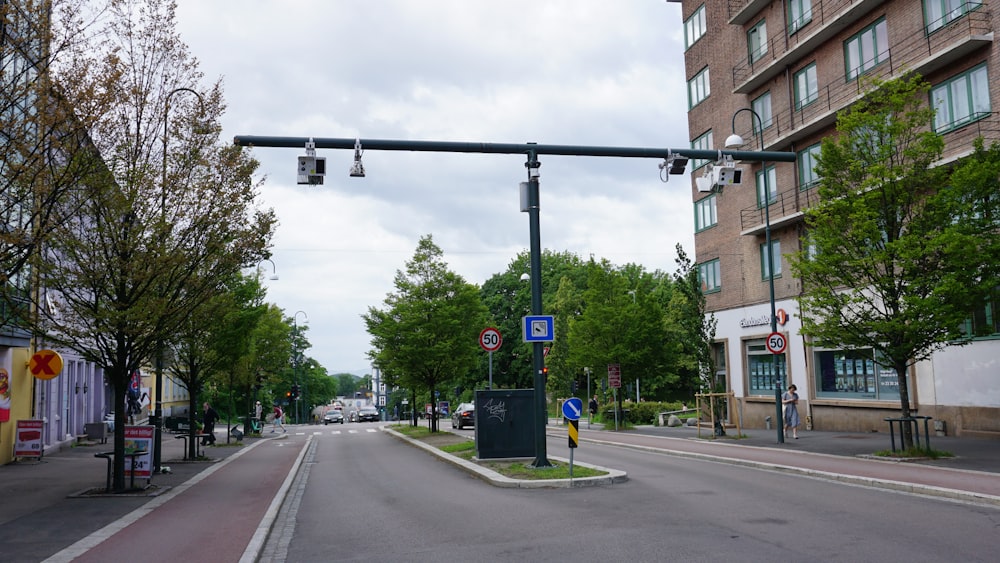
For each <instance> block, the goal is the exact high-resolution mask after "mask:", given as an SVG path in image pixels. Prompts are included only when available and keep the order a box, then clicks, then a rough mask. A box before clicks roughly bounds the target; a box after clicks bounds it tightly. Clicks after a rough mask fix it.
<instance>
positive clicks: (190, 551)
mask: <svg viewBox="0 0 1000 563" xmlns="http://www.w3.org/2000/svg"><path fill="white" fill-rule="evenodd" d="M307 443H308V440H306V439H305V438H303V437H299V438H297V439H296V438H288V439H281V440H267V441H263V442H259V443H257V444H254V446H252V447H250V448H248V449H247V450H245V451H243V452H239V453H237V454H234V455H232V456H230V457H228V458H226V459H225V460H223V461H221V462H219V463H220V464H222V465H220V466H219V467H218V468H217V469H215V468H213V469H215V470H214V471H213V470H212V469H206V470H205V471H203V472H202V473H200V474H199V476H198V477H195V478H193V479H192V481H191V482H189V483H191V484H190V485H188V483H185V484H184V485H182V486H181V487H178V489H183V490H180V491H179V492H177V493H176V494H175V495H174V496H172V497H170V498H169V499H167V500H165V501H163V502H162V503H156V502H155V501H151V502H150V503H149V504H148V505H147V506H146V507H143V508H141V509H139V510H137V511H136V512H135V513H133V514H132V515H130V517H126V518H125V519H123V520H122V521H120V524H124V526H123V527H120V529H117V530H115V529H113V527H114V526H115V525H112V526H109V527H108V528H105V529H104V530H101V531H99V532H97V533H96V534H94V535H93V536H91V537H90V538H85V539H84V540H81V542H78V544H76V545H75V546H71V547H70V548H69V549H68V550H67V552H68V553H64V555H68V556H69V557H70V558H72V560H73V561H81V562H87V561H95V562H102V563H103V562H106V561H127V560H132V559H136V560H145V561H216V562H223V561H239V560H240V558H241V557H242V556H243V553H244V551H246V549H247V546H248V545H249V544H250V543H251V540H252V539H253V538H254V534H255V533H256V532H257V529H258V527H259V526H260V525H261V522H262V521H263V520H264V519H265V517H266V516H268V509H269V508H270V506H271V504H272V501H273V500H274V499H275V497H276V496H277V495H279V494H281V495H284V492H285V490H284V487H283V484H284V483H285V481H286V479H287V478H288V477H289V475H290V474H291V472H292V471H293V470H294V469H295V468H296V466H297V464H298V462H299V459H300V456H301V454H302V453H303V452H304V450H305V446H306V445H307ZM168 494H169V493H168ZM143 513H144V514H143ZM136 517H137V518H138V519H135V518H136ZM270 517H272V518H273V514H271V515H270ZM131 520H134V521H131ZM97 542H100V543H97ZM95 543H96V545H93V544H95ZM74 549H75V550H76V551H83V550H85V551H83V553H72V551H73V550H74Z"/></svg>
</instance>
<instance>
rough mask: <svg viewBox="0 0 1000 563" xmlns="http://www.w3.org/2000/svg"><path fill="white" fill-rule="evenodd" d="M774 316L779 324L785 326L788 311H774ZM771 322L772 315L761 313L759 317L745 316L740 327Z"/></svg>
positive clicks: (764, 324) (750, 326)
mask: <svg viewBox="0 0 1000 563" xmlns="http://www.w3.org/2000/svg"><path fill="white" fill-rule="evenodd" d="M774 318H775V321H776V324H777V325H778V326H785V323H787V322H788V313H786V312H785V310H784V309H778V310H777V311H775V312H774ZM769 324H771V315H760V316H757V317H744V318H742V319H740V328H752V327H755V326H766V325H769Z"/></svg>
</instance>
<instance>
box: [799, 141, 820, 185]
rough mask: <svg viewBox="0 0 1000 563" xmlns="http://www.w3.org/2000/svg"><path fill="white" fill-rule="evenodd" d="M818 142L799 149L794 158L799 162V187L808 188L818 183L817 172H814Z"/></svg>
mask: <svg viewBox="0 0 1000 563" xmlns="http://www.w3.org/2000/svg"><path fill="white" fill-rule="evenodd" d="M820 146H821V145H820V144H819V143H816V144H815V145H813V146H811V147H809V148H807V149H805V150H802V151H799V153H798V154H797V155H796V157H795V160H796V162H798V163H799V189H800V190H808V189H809V188H812V187H813V186H815V185H816V184H818V183H819V179H820V177H819V174H817V173H816V157H817V156H819V153H820Z"/></svg>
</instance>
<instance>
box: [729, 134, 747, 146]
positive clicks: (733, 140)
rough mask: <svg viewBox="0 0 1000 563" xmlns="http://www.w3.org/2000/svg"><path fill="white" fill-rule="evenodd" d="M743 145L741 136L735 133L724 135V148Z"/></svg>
mask: <svg viewBox="0 0 1000 563" xmlns="http://www.w3.org/2000/svg"><path fill="white" fill-rule="evenodd" d="M742 145H743V137H740V136H739V135H737V134H736V133H733V134H732V135H730V136H728V137H726V148H732V147H739V146H742Z"/></svg>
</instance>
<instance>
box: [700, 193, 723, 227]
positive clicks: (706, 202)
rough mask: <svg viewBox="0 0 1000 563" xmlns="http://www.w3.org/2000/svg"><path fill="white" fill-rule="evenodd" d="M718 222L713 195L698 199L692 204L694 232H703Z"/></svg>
mask: <svg viewBox="0 0 1000 563" xmlns="http://www.w3.org/2000/svg"><path fill="white" fill-rule="evenodd" d="M718 222H719V218H718V215H717V214H716V210H715V194H711V195H709V196H708V197H704V198H702V199H699V200H698V201H696V202H695V203H694V230H695V232H698V231H704V230H705V229H707V228H709V227H712V226H714V225H715V224H716V223H718Z"/></svg>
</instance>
